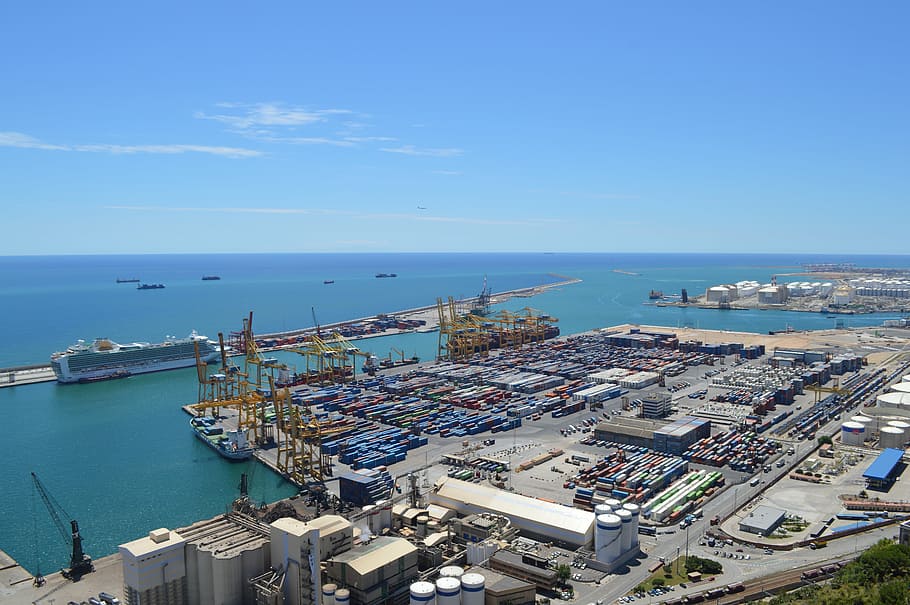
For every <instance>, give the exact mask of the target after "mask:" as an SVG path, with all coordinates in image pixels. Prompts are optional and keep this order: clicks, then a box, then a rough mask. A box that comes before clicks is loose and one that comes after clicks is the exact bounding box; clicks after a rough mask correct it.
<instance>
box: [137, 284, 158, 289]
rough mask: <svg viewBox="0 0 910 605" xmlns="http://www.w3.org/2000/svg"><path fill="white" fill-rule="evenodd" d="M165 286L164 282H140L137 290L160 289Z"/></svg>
mask: <svg viewBox="0 0 910 605" xmlns="http://www.w3.org/2000/svg"><path fill="white" fill-rule="evenodd" d="M163 287H164V284H139V285H138V286H136V289H137V290H160V289H161V288H163Z"/></svg>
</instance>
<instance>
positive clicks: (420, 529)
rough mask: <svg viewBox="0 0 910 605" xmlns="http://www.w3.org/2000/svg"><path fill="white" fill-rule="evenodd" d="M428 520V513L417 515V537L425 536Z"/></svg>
mask: <svg viewBox="0 0 910 605" xmlns="http://www.w3.org/2000/svg"><path fill="white" fill-rule="evenodd" d="M429 522H430V516H429V515H417V537H418V538H426V537H427V523H429Z"/></svg>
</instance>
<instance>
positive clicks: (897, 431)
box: [878, 426, 907, 450]
mask: <svg viewBox="0 0 910 605" xmlns="http://www.w3.org/2000/svg"><path fill="white" fill-rule="evenodd" d="M878 437H879V443H878V445H879V447H880V448H882V449H885V448H889V447H891V448H895V449H899V450H902V449H904V445H906V443H907V433H906V431H904V429H901V428H898V427H896V426H884V427H882V430H881V431H880V432H879V434H878Z"/></svg>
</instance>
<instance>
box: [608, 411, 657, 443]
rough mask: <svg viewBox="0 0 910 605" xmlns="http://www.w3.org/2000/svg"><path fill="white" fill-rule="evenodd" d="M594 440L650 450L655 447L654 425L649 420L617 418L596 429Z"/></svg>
mask: <svg viewBox="0 0 910 605" xmlns="http://www.w3.org/2000/svg"><path fill="white" fill-rule="evenodd" d="M594 438H595V439H600V440H602V441H612V442H613V443H621V444H623V445H634V446H637V447H647V448H650V447H652V446H653V445H654V424H653V423H651V422H649V421H647V420H638V419H635V418H624V417H619V416H616V417H614V418H612V419H611V420H610V421H609V422H601V423H600V424H598V425H597V426H596V427H595V428H594Z"/></svg>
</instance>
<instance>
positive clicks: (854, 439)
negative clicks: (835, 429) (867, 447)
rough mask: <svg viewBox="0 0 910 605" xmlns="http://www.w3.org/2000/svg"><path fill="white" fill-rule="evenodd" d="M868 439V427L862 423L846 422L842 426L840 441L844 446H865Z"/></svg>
mask: <svg viewBox="0 0 910 605" xmlns="http://www.w3.org/2000/svg"><path fill="white" fill-rule="evenodd" d="M865 439H866V425H865V424H863V423H862V422H853V421H849V422H845V423H844V424H843V425H841V429H840V440H841V443H843V444H844V445H859V446H861V445H862V444H863V441H865Z"/></svg>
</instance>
